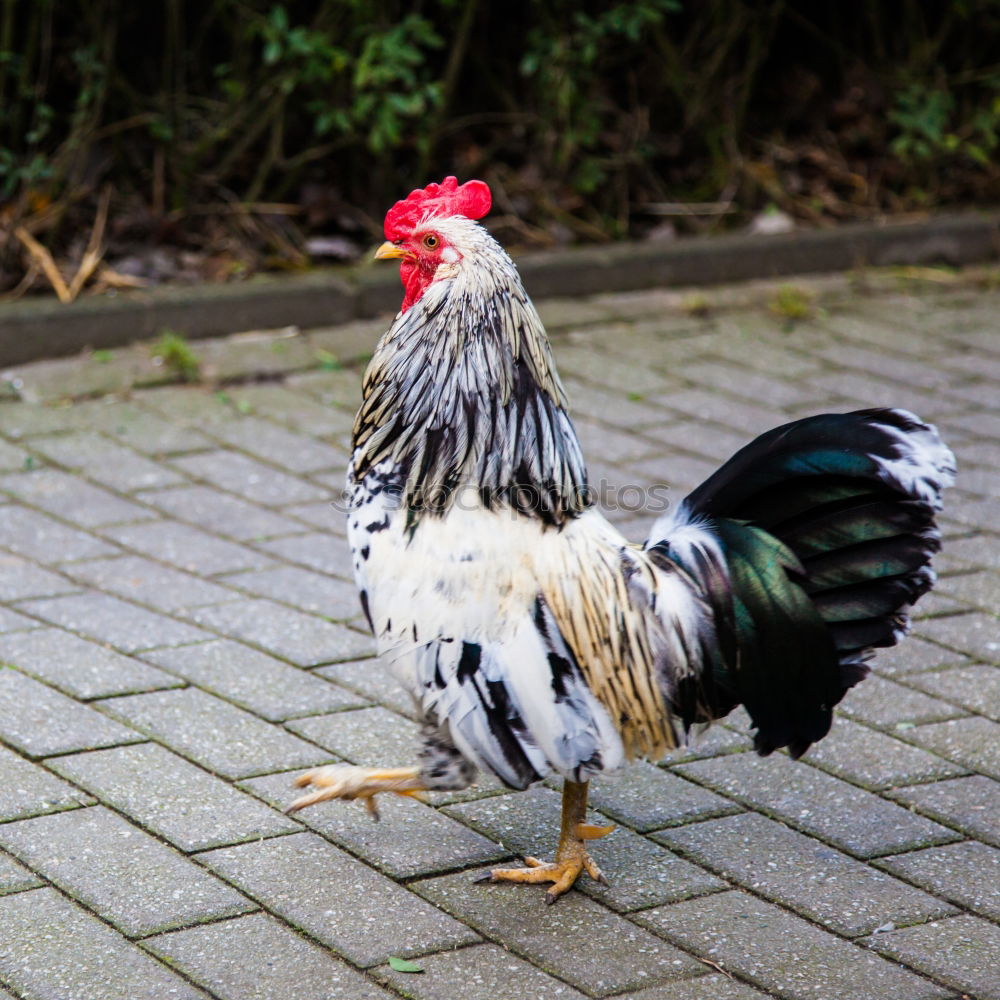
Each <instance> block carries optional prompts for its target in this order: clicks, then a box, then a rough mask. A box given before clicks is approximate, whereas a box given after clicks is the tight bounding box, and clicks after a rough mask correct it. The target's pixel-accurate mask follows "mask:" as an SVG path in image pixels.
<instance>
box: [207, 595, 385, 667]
mask: <svg viewBox="0 0 1000 1000" xmlns="http://www.w3.org/2000/svg"><path fill="white" fill-rule="evenodd" d="M190 615H191V617H192V618H193V619H194V621H196V622H197V623H198V624H199V625H206V626H208V627H209V628H211V629H214V630H215V631H217V632H222V633H224V634H225V635H229V636H232V637H233V638H235V639H241V640H242V641H243V642H246V643H249V644H251V645H253V646H259V647H260V648H261V649H264V650H266V651H267V652H269V653H273V654H274V655H275V656H280V657H281V658H282V659H285V660H289V661H291V662H292V663H296V664H298V665H299V666H301V667H309V666H312V665H313V664H316V663H330V662H331V661H333V660H351V659H354V658H356V657H358V656H362V655H364V654H365V653H368V652H371V651H372V647H373V645H374V643H373V641H372V639H371V638H370V637H369V636H365V635H362V634H361V633H360V632H355V631H353V630H352V629H349V628H346V627H345V626H343V625H336V624H334V623H333V622H328V621H324V620H323V619H322V618H319V617H317V616H315V615H307V614H303V613H302V612H301V611H295V610H294V609H293V608H286V607H285V606H284V605H282V604H275V602H274V601H267V600H263V599H257V600H254V599H249V598H247V599H243V600H238V601H235V602H233V603H230V604H217V605H215V606H213V607H208V608H198V609H196V610H194V611H192V612H190Z"/></svg>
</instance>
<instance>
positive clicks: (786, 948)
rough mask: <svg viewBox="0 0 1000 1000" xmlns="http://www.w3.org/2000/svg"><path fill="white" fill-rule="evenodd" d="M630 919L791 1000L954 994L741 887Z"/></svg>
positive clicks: (889, 999) (913, 999)
mask: <svg viewBox="0 0 1000 1000" xmlns="http://www.w3.org/2000/svg"><path fill="white" fill-rule="evenodd" d="M635 919H636V920H638V921H640V922H641V923H642V924H644V925H645V926H648V927H650V928H652V929H653V930H655V931H657V932H658V933H660V934H663V935H665V936H666V937H667V938H668V939H669V940H671V941H676V942H678V943H680V944H683V945H685V946H687V947H690V948H693V949H696V950H697V951H698V952H699V953H701V954H705V955H706V957H708V958H709V959H711V960H712V961H715V962H717V963H718V964H719V965H721V966H722V967H723V968H724V969H727V970H732V971H733V972H735V973H737V974H738V975H740V976H743V977H745V978H747V979H749V980H750V981H751V982H752V983H755V984H756V985H758V986H760V987H762V988H763V989H765V990H773V991H774V993H775V994H776V995H778V996H780V997H782V998H785V997H787V998H788V1000H805V998H813V997H816V996H817V995H818V996H828V997H838V998H839V1000H900V998H901V997H906V1000H932V998H933V1000H937V998H940V997H950V996H951V993H950V991H949V990H947V989H943V988H941V987H938V986H934V985H932V984H931V983H929V982H927V981H926V980H924V979H921V978H920V977H918V976H917V975H915V974H914V973H912V972H908V971H905V970H903V969H901V968H899V966H897V965H894V964H892V963H890V962H888V961H885V960H884V959H881V958H879V957H878V956H876V955H874V954H871V953H870V952H865V951H864V950H863V949H861V948H859V947H857V946H856V945H852V944H849V943H848V942H846V941H845V940H844V939H843V938H838V937H836V936H834V935H833V934H830V933H828V932H827V931H822V930H820V929H819V928H818V927H815V926H813V925H812V924H809V923H807V922H806V921H805V920H803V919H802V918H801V917H796V916H793V915H792V914H790V913H788V912H787V911H785V910H782V909H780V908H779V907H777V906H775V905H773V904H772V903H765V902H764V901H763V900H760V899H757V898H756V897H755V896H750V895H748V894H747V893H744V892H724V893H716V894H715V895H713V896H705V897H704V898H702V899H692V900H687V901H685V902H682V903H675V904H673V905H671V906H661V907H657V908H656V909H655V910H648V911H645V912H643V913H641V914H637V915H636V918H635Z"/></svg>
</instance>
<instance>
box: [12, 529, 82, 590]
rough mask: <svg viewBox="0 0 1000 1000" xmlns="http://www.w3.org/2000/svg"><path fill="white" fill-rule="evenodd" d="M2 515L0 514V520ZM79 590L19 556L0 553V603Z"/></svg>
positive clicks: (63, 579) (62, 578)
mask: <svg viewBox="0 0 1000 1000" xmlns="http://www.w3.org/2000/svg"><path fill="white" fill-rule="evenodd" d="M2 517H3V514H0V519H2ZM79 589H80V588H79V587H78V586H77V585H76V584H75V583H73V582H72V581H71V580H67V579H66V578H65V577H63V576H59V575H58V574H56V573H50V572H49V571H48V570H47V569H42V567H41V566H36V565H35V564H34V563H32V562H28V561H27V560H26V559H22V558H21V557H20V556H15V555H11V554H10V553H8V552H0V601H22V600H24V599H25V598H28V597H52V596H53V595H55V594H70V593H73V592H74V591H77V590H79Z"/></svg>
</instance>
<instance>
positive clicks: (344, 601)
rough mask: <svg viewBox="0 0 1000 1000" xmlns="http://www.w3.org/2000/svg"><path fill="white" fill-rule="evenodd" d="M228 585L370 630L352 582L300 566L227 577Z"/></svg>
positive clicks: (281, 567)
mask: <svg viewBox="0 0 1000 1000" xmlns="http://www.w3.org/2000/svg"><path fill="white" fill-rule="evenodd" d="M225 582H226V583H227V584H228V585H229V586H231V587H236V588H238V589H239V590H245V591H247V592H248V593H250V594H254V595H256V596H258V597H269V598H271V600H274V601H281V602H282V603H283V604H291V605H293V606H294V607H296V608H299V609H300V610H302V611H309V612H311V613H312V614H317V615H323V617H324V618H333V619H336V620H338V621H346V620H354V621H355V622H357V623H358V624H362V625H363V627H364V628H367V627H368V623H367V622H366V621H365V619H364V614H363V612H362V610H361V602H360V600H359V599H358V588H357V587H356V586H355V585H354V584H353V583H347V582H346V581H345V580H338V579H335V578H333V577H329V576H324V575H323V574H321V573H314V572H313V571H312V570H309V569H303V568H302V567H301V566H275V567H274V568H272V569H262V570H257V571H255V572H251V573H234V574H233V575H232V576H227V577H226V578H225Z"/></svg>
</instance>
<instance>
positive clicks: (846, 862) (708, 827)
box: [656, 813, 954, 937]
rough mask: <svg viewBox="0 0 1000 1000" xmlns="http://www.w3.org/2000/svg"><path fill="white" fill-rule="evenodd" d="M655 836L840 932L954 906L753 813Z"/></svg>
mask: <svg viewBox="0 0 1000 1000" xmlns="http://www.w3.org/2000/svg"><path fill="white" fill-rule="evenodd" d="M656 839H657V840H658V841H660V842H662V843H665V844H667V845H668V846H669V847H672V848H675V849H679V850H681V851H683V852H684V854H685V856H687V857H690V858H692V859H693V860H695V861H697V862H698V863H699V864H703V865H707V866H708V867H709V868H711V869H712V870H713V871H715V872H717V873H718V874H720V875H722V876H724V877H725V878H727V879H730V880H731V881H733V882H736V883H737V884H739V885H741V886H743V887H744V888H746V889H750V890H752V891H753V892H755V893H757V894H758V895H761V896H764V897H765V898H766V899H769V900H771V901H772V902H775V903H780V904H782V905H783V906H786V907H789V908H790V909H793V910H796V911H798V912H799V913H801V914H803V915H804V916H806V917H809V918H811V919H812V920H814V921H816V922H817V923H819V924H822V925H823V926H825V927H829V928H830V929H831V930H833V931H836V932H837V933H838V934H844V935H846V936H848V937H856V936H858V935H860V934H870V933H872V931H874V930H875V929H876V928H877V927H880V926H882V925H883V924H885V923H886V922H892V923H894V924H895V925H896V926H900V925H905V924H914V923H922V922H924V921H926V920H930V919H933V918H935V917H942V916H946V915H947V914H949V913H952V912H954V909H953V908H952V907H951V906H949V905H948V904H947V903H943V902H942V901H941V900H939V899H935V898H934V897H933V896H930V895H928V894H927V893H925V892H921V891H920V890H919V889H914V888H913V887H911V886H908V885H906V884H905V883H904V882H900V881H897V880H896V879H886V878H884V877H883V876H881V875H880V874H879V873H878V872H877V871H875V870H873V869H872V868H870V867H868V866H867V865H864V864H862V863H861V862H860V861H855V860H854V858H849V857H847V855H845V854H841V853H840V852H839V851H835V850H832V849H831V848H829V847H827V846H826V845H825V844H822V843H820V842H819V841H816V840H813V839H812V838H810V837H807V836H805V834H802V833H796V832H795V831H793V830H789V829H788V827H786V826H782V825H781V824H780V823H776V822H774V820H771V819H766V818H765V817H764V816H760V815H758V814H756V813H744V814H743V815H741V816H727V817H725V818H723V819H716V820H708V821H707V822H704V823H693V824H691V825H689V826H685V827H683V828H681V829H678V830H667V831H665V832H663V833H660V834H658V835H657V837H656ZM934 850H938V848H934Z"/></svg>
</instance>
